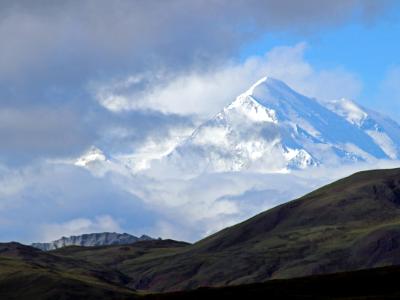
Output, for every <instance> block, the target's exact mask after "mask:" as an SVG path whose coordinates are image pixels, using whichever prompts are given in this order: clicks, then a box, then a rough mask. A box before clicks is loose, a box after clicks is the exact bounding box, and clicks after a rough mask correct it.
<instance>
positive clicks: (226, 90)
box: [91, 43, 362, 118]
mask: <svg viewBox="0 0 400 300" xmlns="http://www.w3.org/2000/svg"><path fill="white" fill-rule="evenodd" d="M306 50H307V45H306V44H305V43H299V44H297V45H294V46H281V47H275V48H273V49H272V50H270V51H268V52H267V53H266V54H265V55H263V56H253V57H249V58H247V59H246V60H245V61H244V62H242V63H234V62H231V63H228V64H223V65H219V66H216V67H215V68H214V69H213V70H212V71H209V72H192V73H190V74H184V75H182V76H178V77H175V78H173V79H172V80H170V79H169V80H164V78H163V74H159V76H150V77H149V76H146V74H142V75H138V76H135V77H131V76H129V77H127V78H126V79H124V80H122V81H112V82H110V83H108V84H107V83H103V82H100V83H98V84H97V85H96V84H94V83H92V85H91V87H92V90H93V93H94V97H95V98H96V99H97V100H98V101H99V103H100V104H101V105H103V106H104V107H106V108H107V109H109V110H111V111H113V112H125V111H130V110H140V109H143V110H146V109H151V110H158V111H161V112H163V113H174V114H180V115H199V116H201V117H203V118H204V117H210V116H211V115H213V114H215V113H217V112H218V111H219V110H221V108H222V107H224V106H225V105H227V104H229V103H230V102H231V101H233V100H234V99H235V97H236V96H237V95H239V94H240V93H242V92H244V91H245V90H246V89H247V88H249V87H250V86H251V85H252V84H253V83H254V82H255V81H257V80H258V79H260V78H261V77H264V76H272V77H276V78H278V79H282V80H284V81H285V82H286V83H287V84H289V85H290V86H292V87H293V88H294V89H295V90H297V91H299V92H301V93H303V94H305V95H308V96H312V97H317V98H319V99H326V100H331V99H339V98H342V97H347V98H353V99H354V98H357V96H358V95H359V93H360V91H361V88H362V83H361V81H360V80H359V79H358V77H357V75H356V74H354V73H352V72H351V71H348V70H346V69H345V68H344V67H336V68H332V69H317V68H315V67H314V66H313V65H312V64H311V63H310V62H308V61H307V60H306V58H305V52H306Z"/></svg>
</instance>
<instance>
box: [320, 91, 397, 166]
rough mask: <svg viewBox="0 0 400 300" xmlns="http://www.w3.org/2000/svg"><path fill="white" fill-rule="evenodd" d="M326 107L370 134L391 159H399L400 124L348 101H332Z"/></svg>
mask: <svg viewBox="0 0 400 300" xmlns="http://www.w3.org/2000/svg"><path fill="white" fill-rule="evenodd" d="M326 105H327V107H328V108H329V109H331V110H332V111H334V112H335V113H337V114H338V115H340V116H342V117H344V118H345V119H346V120H347V121H348V122H350V123H352V124H354V125H355V126H357V127H358V128H360V129H361V130H363V131H364V132H365V133H366V134H368V135H369V136H370V137H371V138H372V139H373V140H374V142H375V143H376V144H377V145H378V146H379V147H380V148H381V149H382V150H383V151H384V152H385V154H386V155H387V156H388V157H389V158H391V159H397V158H399V156H400V140H399V138H400V126H399V124H397V123H396V122H394V121H393V120H391V119H390V118H388V117H385V116H383V115H381V114H379V113H378V112H375V111H372V110H370V109H366V108H363V107H361V106H359V105H357V104H356V103H354V102H353V101H351V100H348V99H340V100H335V101H330V102H328V103H326Z"/></svg>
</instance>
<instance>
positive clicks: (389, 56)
mask: <svg viewBox="0 0 400 300" xmlns="http://www.w3.org/2000/svg"><path fill="white" fill-rule="evenodd" d="M399 38H400V9H399V6H398V5H397V6H395V8H394V9H392V11H390V12H387V13H386V15H385V17H384V18H379V19H377V20H376V21H374V22H371V23H367V24H365V23H360V22H356V21H354V20H352V21H350V22H348V23H346V24H344V25H341V26H337V27H331V28H328V29H324V30H320V31H318V32H315V33H314V34H310V35H308V36H304V35H300V36H299V35H297V34H293V33H287V32H285V33H282V32H278V33H267V34H265V35H264V36H262V37H261V38H259V39H257V40H256V41H254V42H252V43H249V44H246V45H244V46H243V48H242V49H241V56H240V57H241V59H245V58H246V57H248V56H251V55H262V54H263V53H265V51H266V49H271V48H273V47H275V46H277V45H294V44H297V43H299V42H304V41H305V42H306V43H307V46H308V47H307V50H306V52H305V58H306V60H307V61H309V62H310V63H311V64H312V65H313V66H315V68H318V69H324V68H336V67H341V68H345V69H346V70H348V71H350V72H353V73H354V74H356V75H357V76H358V77H359V78H360V80H361V81H362V83H363V88H362V92H361V94H360V95H359V97H358V98H357V99H354V100H356V101H358V102H359V103H361V104H363V105H366V106H368V107H373V108H375V109H377V110H379V111H382V112H384V113H386V114H389V115H391V116H392V117H395V118H399V117H400V112H399V111H393V107H394V106H395V107H396V108H398V109H400V106H399V105H398V104H397V105H396V104H393V103H400V95H399V94H393V95H392V97H391V98H390V99H385V102H382V99H380V96H381V93H380V88H381V85H382V81H384V80H385V77H386V76H387V73H388V72H389V70H390V69H392V68H398V67H399V66H400V56H399V53H400V42H399ZM385 96H386V95H385Z"/></svg>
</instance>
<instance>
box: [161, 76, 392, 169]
mask: <svg viewBox="0 0 400 300" xmlns="http://www.w3.org/2000/svg"><path fill="white" fill-rule="evenodd" d="M373 115H374V114H373V113H371V111H367V110H365V109H363V108H362V107H360V106H358V105H357V104H356V103H355V102H353V101H350V100H347V99H340V100H337V101H332V102H326V103H325V102H320V101H318V100H316V99H313V98H309V97H306V96H304V95H301V94H299V93H297V92H296V91H294V90H293V89H291V88H290V87H289V86H288V85H286V84H285V83H284V82H282V81H280V80H278V79H274V78H271V77H263V78H261V79H260V80H258V81H257V82H256V83H255V84H253V85H252V86H251V87H250V88H249V89H248V90H246V91H245V92H244V93H242V94H241V95H239V96H238V97H237V98H236V99H235V100H234V101H233V102H232V103H231V104H229V105H227V106H226V107H225V108H223V109H222V110H221V111H220V112H219V113H218V114H216V115H215V117H214V118H212V119H210V120H208V121H206V122H205V123H203V124H202V125H200V126H199V127H198V128H197V129H196V130H195V131H194V133H193V134H192V135H191V136H190V137H189V138H188V139H186V140H185V141H184V142H182V143H181V144H180V145H178V146H177V147H176V148H175V150H174V151H172V152H171V153H170V154H169V155H168V156H167V157H166V158H165V159H163V161H164V163H167V164H168V165H170V166H174V167H177V168H178V169H180V170H183V171H185V172H186V171H189V172H191V173H199V172H200V173H201V172H226V171H241V170H249V171H261V172H287V171H290V170H292V169H303V168H307V167H311V166H316V165H319V164H337V163H351V162H354V161H370V160H375V159H385V158H390V159H395V158H397V157H398V153H399V151H398V149H400V142H398V141H399V140H400V139H399V137H400V129H399V128H400V127H399V126H398V125H397V123H395V122H394V121H392V123H390V122H388V121H387V119H382V118H381V119H379V118H378V117H375V118H374V117H373ZM378 119H379V120H378ZM384 120H385V121H384ZM384 124H385V125H384ZM384 128H387V129H388V131H390V132H391V134H389V133H388V132H386V131H385V130H384ZM395 136H397V137H398V138H397V139H395Z"/></svg>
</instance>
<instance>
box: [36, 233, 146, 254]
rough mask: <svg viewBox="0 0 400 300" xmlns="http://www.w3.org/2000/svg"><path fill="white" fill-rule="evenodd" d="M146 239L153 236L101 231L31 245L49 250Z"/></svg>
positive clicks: (119, 243) (123, 243) (134, 241)
mask: <svg viewBox="0 0 400 300" xmlns="http://www.w3.org/2000/svg"><path fill="white" fill-rule="evenodd" d="M148 240H153V238H151V237H149V236H147V235H142V236H141V237H136V236H134V235H130V234H128V233H115V232H102V233H90V234H83V235H78V236H70V237H62V238H61V239H59V240H56V241H53V242H50V243H33V244H32V246H33V247H35V248H38V249H41V250H43V251H49V250H54V249H58V248H62V247H66V246H84V247H92V246H106V245H125V244H132V243H136V242H139V241H148Z"/></svg>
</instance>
